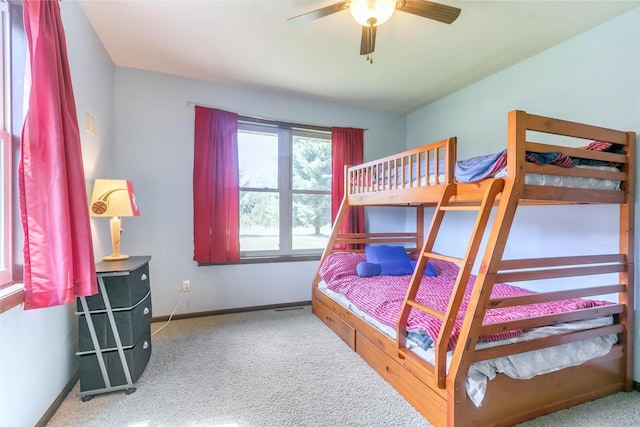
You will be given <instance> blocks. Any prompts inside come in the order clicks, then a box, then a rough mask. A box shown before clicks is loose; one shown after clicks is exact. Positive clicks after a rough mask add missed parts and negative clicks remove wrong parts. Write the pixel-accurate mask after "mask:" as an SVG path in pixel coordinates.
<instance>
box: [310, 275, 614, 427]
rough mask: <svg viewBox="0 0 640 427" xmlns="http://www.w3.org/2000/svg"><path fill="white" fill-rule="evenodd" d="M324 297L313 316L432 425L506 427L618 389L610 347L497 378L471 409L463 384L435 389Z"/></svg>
mask: <svg viewBox="0 0 640 427" xmlns="http://www.w3.org/2000/svg"><path fill="white" fill-rule="evenodd" d="M329 293H330V292H327V291H326V290H323V289H322V287H318V288H316V289H315V290H314V295H313V311H314V313H315V314H316V315H317V316H318V317H319V318H320V319H321V320H322V321H323V322H324V323H325V324H326V325H327V326H328V327H329V328H331V329H332V330H333V331H334V332H335V333H336V334H337V335H338V336H339V337H340V338H341V339H342V340H343V341H344V342H345V343H346V344H347V345H348V346H349V347H350V348H351V349H352V350H354V351H356V352H357V353H358V354H359V355H360V356H361V357H362V358H363V359H364V360H365V361H366V362H367V363H368V364H369V365H370V366H371V367H372V368H373V369H374V370H375V371H376V372H377V373H378V374H379V375H380V376H381V377H382V378H384V379H385V380H386V381H387V382H388V383H389V384H391V385H392V386H393V387H394V388H395V389H396V390H397V391H398V392H399V393H400V394H401V395H402V396H403V397H404V398H405V399H406V400H407V401H408V402H409V403H410V404H411V405H412V406H414V407H415V408H416V409H417V410H418V411H419V412H420V413H421V414H422V415H423V416H424V417H425V418H426V419H427V420H429V421H430V422H431V423H432V424H433V425H434V426H510V425H513V424H515V423H519V422H523V421H526V420H529V419H532V418H536V417H538V416H541V415H544V414H547V413H550V412H554V411H557V410H560V409H564V408H567V407H570V406H573V405H576V404H580V403H584V402H587V401H590V400H593V399H596V398H599V397H604V396H606V395H608V394H612V393H615V392H617V391H621V390H623V389H624V378H623V376H621V374H620V373H621V372H624V358H623V357H622V347H621V346H620V345H613V346H612V348H611V350H609V351H608V352H606V354H604V355H602V356H598V357H595V358H592V359H590V360H589V361H587V362H584V363H582V364H580V365H578V366H570V367H566V368H564V369H560V370H558V371H552V372H549V373H546V374H540V375H536V376H533V377H532V378H529V379H514V378H510V377H509V376H507V375H505V374H497V375H495V378H493V379H491V380H490V381H488V382H487V383H486V391H485V392H484V393H483V396H482V399H481V402H480V406H476V404H475V403H474V402H473V401H472V399H471V398H470V397H469V395H468V386H467V385H468V381H457V382H456V383H455V384H452V385H451V386H447V387H446V388H444V389H441V388H438V387H437V384H435V382H434V381H433V372H431V371H430V370H428V369H425V367H424V366H422V365H421V364H417V363H415V361H414V360H412V359H409V358H402V357H400V356H399V355H398V349H397V343H396V341H395V340H394V339H393V338H391V337H390V336H389V335H388V332H383V331H382V330H380V329H378V328H377V327H376V326H374V325H373V324H372V323H370V322H369V321H367V320H365V319H364V318H363V316H362V314H358V313H356V312H355V311H354V310H353V309H350V308H348V307H347V306H345V305H343V303H339V302H337V301H336V300H335V299H333V298H332V297H331V296H329Z"/></svg>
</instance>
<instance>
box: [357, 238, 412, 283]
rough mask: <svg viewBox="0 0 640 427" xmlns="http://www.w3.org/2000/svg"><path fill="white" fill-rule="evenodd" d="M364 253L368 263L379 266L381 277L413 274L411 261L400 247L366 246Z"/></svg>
mask: <svg viewBox="0 0 640 427" xmlns="http://www.w3.org/2000/svg"><path fill="white" fill-rule="evenodd" d="M364 252H365V255H366V256H367V262H368V263H373V264H380V268H381V272H380V274H381V275H383V276H404V275H407V274H413V266H412V265H411V260H410V259H409V255H407V252H406V249H405V248H404V247H402V246H388V245H379V246H367V247H366V248H364Z"/></svg>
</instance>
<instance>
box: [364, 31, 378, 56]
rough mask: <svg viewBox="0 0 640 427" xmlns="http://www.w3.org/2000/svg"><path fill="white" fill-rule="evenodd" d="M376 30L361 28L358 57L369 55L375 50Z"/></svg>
mask: <svg viewBox="0 0 640 427" xmlns="http://www.w3.org/2000/svg"><path fill="white" fill-rule="evenodd" d="M376 28H377V27H373V26H371V27H367V26H366V25H363V26H362V37H361V38H360V55H370V54H372V53H373V51H375V50H376Z"/></svg>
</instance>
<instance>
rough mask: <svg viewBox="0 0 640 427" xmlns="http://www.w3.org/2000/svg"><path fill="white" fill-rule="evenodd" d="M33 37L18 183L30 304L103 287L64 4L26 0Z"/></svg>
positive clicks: (29, 35)
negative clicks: (97, 270) (98, 275)
mask: <svg viewBox="0 0 640 427" xmlns="http://www.w3.org/2000/svg"><path fill="white" fill-rule="evenodd" d="M23 7H24V12H23V16H24V29H25V33H26V36H27V41H28V48H29V49H28V58H27V59H28V64H27V67H26V73H27V75H29V74H30V77H31V84H30V86H29V83H28V82H26V84H25V86H27V87H29V95H28V97H26V98H25V103H27V105H28V111H27V114H26V117H25V121H24V126H23V129H22V141H21V153H20V164H19V167H18V185H19V195H20V216H21V221H22V226H23V229H24V235H25V239H24V247H23V254H24V277H23V279H24V308H25V309H33V308H41V307H50V306H54V305H60V304H67V303H70V302H73V301H74V299H75V298H76V297H77V296H88V295H92V294H95V293H96V292H97V283H96V276H95V264H94V261H95V260H94V254H93V244H92V240H91V227H90V222H89V208H88V202H87V190H86V185H85V177H84V169H83V164H82V150H81V145H80V132H79V130H78V118H77V114H76V106H75V101H74V100H75V98H74V96H73V88H72V86H71V75H70V72H69V64H68V60H67V47H66V40H65V35H64V29H63V26H62V20H61V18H60V8H59V5H58V2H57V1H37V0H24V1H23Z"/></svg>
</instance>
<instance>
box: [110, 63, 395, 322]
mask: <svg viewBox="0 0 640 427" xmlns="http://www.w3.org/2000/svg"><path fill="white" fill-rule="evenodd" d="M188 101H193V102H196V103H198V104H201V105H207V106H213V107H217V108H222V109H225V110H228V111H234V112H237V113H239V114H241V115H247V116H255V117H262V118H268V119H273V120H281V121H288V122H294V123H306V124H315V125H321V126H349V127H359V128H366V129H368V130H367V131H366V132H365V158H367V159H370V158H376V157H380V156H384V155H387V154H390V153H393V152H395V151H398V149H401V148H403V147H404V144H405V141H406V134H405V130H406V117H405V116H403V115H402V116H401V115H394V114H387V113H380V112H375V111H370V110H365V109H360V108H353V107H346V106H342V105H337V104H331V103H327V102H322V101H317V100H312V99H306V98H301V97H294V96H287V95H282V94H276V93H272V92H267V91H260V90H254V89H243V88H238V87H233V86H226V85H220V84H214V83H210V82H204V81H198V80H192V79H185V78H180V77H175V76H170V75H166V74H159V73H153V72H148V71H140V70H135V69H129V68H120V67H118V68H117V69H116V169H117V174H118V177H119V178H126V179H129V180H131V181H132V183H133V185H134V188H135V191H136V197H137V200H138V204H139V207H140V216H139V217H135V218H124V219H123V229H124V233H123V235H122V241H121V251H122V252H123V253H126V254H130V255H131V254H133V255H137V254H148V255H151V256H152V260H151V263H150V276H151V288H152V289H151V293H152V302H153V310H154V316H159V315H168V314H170V313H171V312H172V310H173V309H174V306H175V305H176V303H177V301H178V297H179V293H180V290H181V286H182V285H181V284H182V280H183V279H189V280H190V281H191V292H189V293H185V294H184V296H183V299H182V302H181V304H180V306H179V308H178V309H177V313H194V312H202V311H211V310H220V309H230V308H239V307H253V306H261V305H269V304H280V303H288V302H297V301H307V300H310V299H311V281H312V279H313V275H314V273H315V269H316V267H317V261H312V262H290V263H270V264H241V265H227V266H205V267H198V266H197V264H196V263H195V262H194V261H193V202H192V170H193V124H194V109H193V108H192V107H189V106H187V102H188ZM387 216H388V215H387V214H385V215H381V216H376V215H369V217H368V220H369V222H370V223H373V224H374V225H379V224H375V223H376V222H379V223H385V221H387V222H388V220H389V218H388V217H387ZM392 217H393V218H395V219H396V221H395V222H396V223H398V222H399V221H397V220H398V219H400V218H402V216H399V215H398V214H396V215H395V216H393V215H392ZM376 218H380V219H379V220H376ZM400 224H401V226H402V227H403V225H402V222H401V221H400ZM104 226H105V227H106V224H105V225H104Z"/></svg>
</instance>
